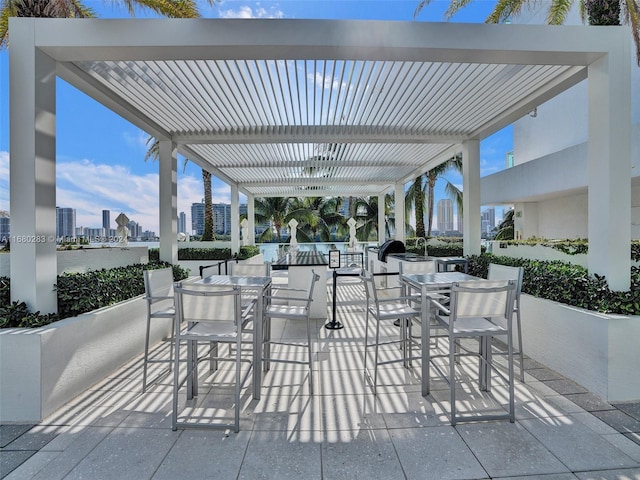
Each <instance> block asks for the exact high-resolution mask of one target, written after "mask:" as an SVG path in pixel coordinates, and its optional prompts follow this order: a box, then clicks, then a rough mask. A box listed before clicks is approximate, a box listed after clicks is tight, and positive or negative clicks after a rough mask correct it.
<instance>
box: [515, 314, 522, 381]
mask: <svg viewBox="0 0 640 480" xmlns="http://www.w3.org/2000/svg"><path fill="white" fill-rule="evenodd" d="M516 326H517V328H518V356H519V357H520V381H521V382H522V383H524V350H523V348H522V322H521V321H520V305H518V309H517V310H516Z"/></svg>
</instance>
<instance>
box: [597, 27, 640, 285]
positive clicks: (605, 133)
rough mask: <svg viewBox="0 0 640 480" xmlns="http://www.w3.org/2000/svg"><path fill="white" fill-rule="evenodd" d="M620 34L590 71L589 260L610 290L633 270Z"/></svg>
mask: <svg viewBox="0 0 640 480" xmlns="http://www.w3.org/2000/svg"><path fill="white" fill-rule="evenodd" d="M620 34H621V39H620V42H619V43H620V48H619V49H615V50H612V51H610V52H609V54H608V55H605V56H603V57H602V58H600V59H598V60H596V61H595V62H594V63H592V64H591V65H589V69H588V79H589V80H588V82H589V87H588V96H589V97H588V102H589V142H588V155H587V162H588V163H587V180H588V205H589V221H588V235H589V253H588V257H587V262H588V268H589V273H590V274H595V273H597V274H599V275H603V276H605V277H606V278H607V282H608V283H609V287H610V288H611V289H612V290H619V291H626V290H629V287H630V271H631V270H630V269H631V259H630V256H631V245H630V243H631V65H630V63H631V62H630V61H629V59H630V58H631V53H630V51H629V47H630V43H631V42H629V39H628V38H627V37H628V34H629V32H628V30H626V29H622V28H621V29H620ZM622 35H624V37H625V38H622ZM623 46H625V47H626V48H624V47H623Z"/></svg>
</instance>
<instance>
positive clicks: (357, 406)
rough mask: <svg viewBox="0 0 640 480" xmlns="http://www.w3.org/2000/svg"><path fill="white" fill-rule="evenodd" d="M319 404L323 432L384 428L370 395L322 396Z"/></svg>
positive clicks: (383, 422)
mask: <svg viewBox="0 0 640 480" xmlns="http://www.w3.org/2000/svg"><path fill="white" fill-rule="evenodd" d="M320 404H321V409H322V410H321V411H322V424H323V429H324V431H332V430H346V431H351V430H357V429H360V428H386V423H385V421H384V416H383V415H382V413H381V412H379V411H377V409H376V399H375V397H374V396H373V395H372V394H362V395H323V396H322V397H321V398H320Z"/></svg>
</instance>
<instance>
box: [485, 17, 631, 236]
mask: <svg viewBox="0 0 640 480" xmlns="http://www.w3.org/2000/svg"><path fill="white" fill-rule="evenodd" d="M545 14H546V10H545V9H544V8H543V7H542V6H540V7H539V10H538V11H536V12H535V13H534V14H533V15H531V18H530V20H528V21H526V22H522V23H543V22H544V15H545ZM514 23H515V22H514ZM567 23H568V24H579V23H580V19H579V15H578V13H577V11H574V12H572V16H571V18H570V21H569V22H567ZM589 28H594V29H595V28H600V27H589ZM629 43H630V45H631V46H630V49H629V50H630V55H629V62H630V63H631V162H630V165H631V167H630V172H629V177H630V179H631V218H630V219H629V222H630V229H631V238H632V239H640V67H638V66H637V65H636V60H635V47H634V45H633V41H632V38H631V35H629ZM588 89H589V83H588V81H587V80H584V81H582V82H581V83H579V84H577V85H575V86H574V87H572V88H571V89H569V90H566V91H564V92H562V93H560V94H559V95H558V96H556V97H554V98H553V99H551V100H549V101H547V102H545V103H543V104H541V105H539V106H537V107H536V108H535V110H533V111H532V112H531V113H529V114H528V115H525V116H523V117H522V118H520V119H519V120H517V121H516V122H515V123H514V128H513V143H514V167H513V168H511V169H507V170H504V171H501V172H498V173H496V174H493V175H489V176H487V177H484V178H483V179H482V181H481V182H482V188H481V192H482V194H481V202H482V204H483V205H499V204H513V205H514V207H515V232H516V238H530V237H534V236H535V237H542V238H549V239H562V238H589V236H590V235H589V227H588V221H587V219H588V217H589V213H588V212H589V207H590V206H589V199H588V193H587V185H588V183H589V168H590V166H589V160H588V148H587V147H588V144H587V142H588V138H589V137H590V134H589V128H600V127H602V128H608V127H609V126H607V125H606V119H605V118H603V119H602V124H600V125H598V124H595V125H591V126H590V125H589V122H588V118H589V117H588V112H589V107H590V103H589V100H588V95H589V90H588ZM595 100H597V99H592V102H593V101H595ZM611 127H613V128H621V127H622V126H619V125H612V126H611ZM594 162H595V163H597V158H594ZM591 168H592V169H594V168H597V166H596V165H592V166H591ZM601 178H602V181H603V182H606V181H607V177H606V176H602V177H601ZM613 190H615V185H614V186H613ZM591 207H592V208H597V205H592V206H591ZM624 211H625V209H620V212H624ZM610 217H611V215H610V214H609V213H608V212H607V213H604V212H603V213H602V215H594V216H593V218H594V219H595V221H596V222H599V223H601V225H604V226H605V228H607V227H606V226H607V224H608V223H611V225H613V224H614V222H613V221H612V219H611V218H610ZM614 220H615V219H614ZM612 228H613V227H612Z"/></svg>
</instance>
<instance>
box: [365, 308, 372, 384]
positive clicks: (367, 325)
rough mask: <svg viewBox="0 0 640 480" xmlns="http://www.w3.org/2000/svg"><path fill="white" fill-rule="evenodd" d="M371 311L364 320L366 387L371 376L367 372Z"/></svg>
mask: <svg viewBox="0 0 640 480" xmlns="http://www.w3.org/2000/svg"><path fill="white" fill-rule="evenodd" d="M368 349H369V310H368V308H367V312H366V314H365V320H364V359H363V361H364V385H365V387H366V386H367V382H369V380H370V377H371V375H369V371H368V370H367V357H368V356H369V352H368Z"/></svg>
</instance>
